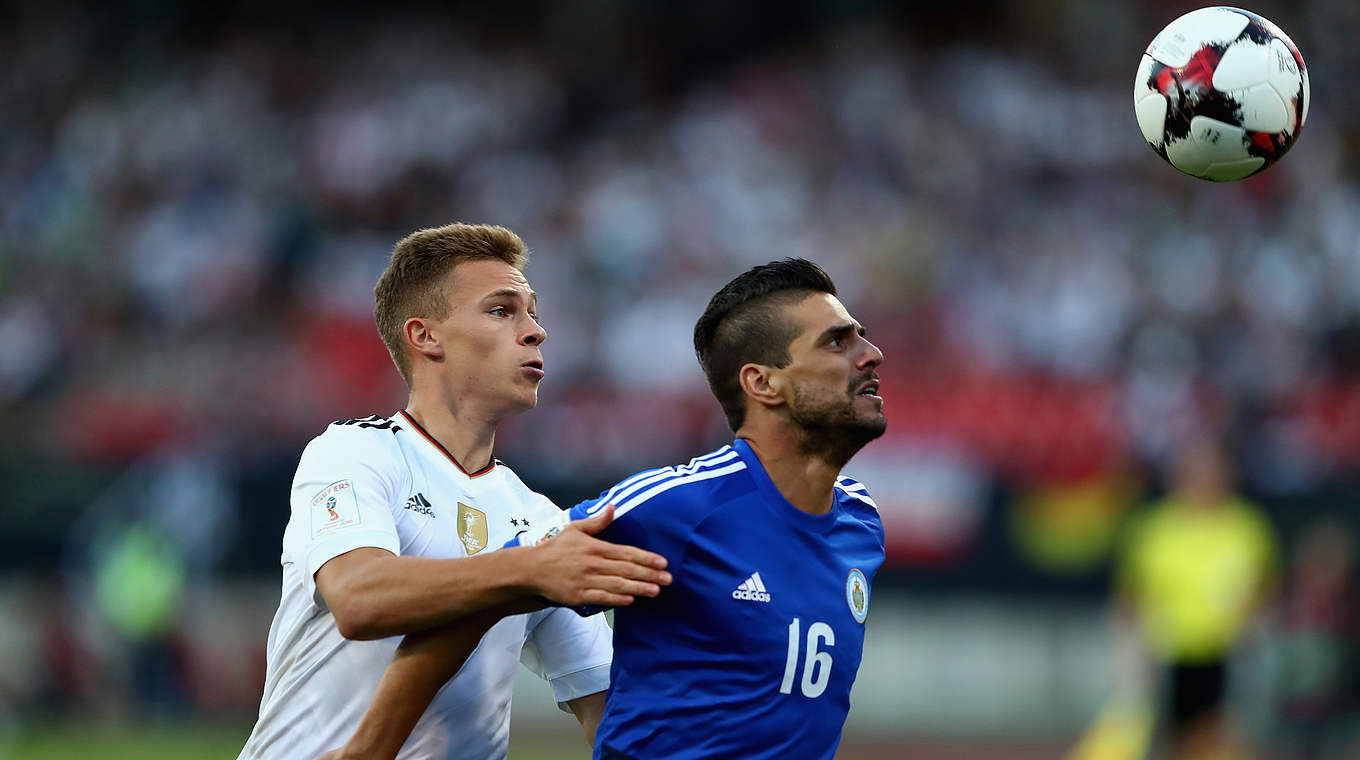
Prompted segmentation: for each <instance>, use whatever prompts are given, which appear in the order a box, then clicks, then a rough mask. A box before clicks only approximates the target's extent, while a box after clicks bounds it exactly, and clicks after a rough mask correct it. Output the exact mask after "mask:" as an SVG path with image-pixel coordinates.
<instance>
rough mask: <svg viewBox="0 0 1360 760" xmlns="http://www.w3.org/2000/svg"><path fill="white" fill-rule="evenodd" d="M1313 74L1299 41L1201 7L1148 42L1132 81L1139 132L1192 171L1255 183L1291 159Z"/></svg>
mask: <svg viewBox="0 0 1360 760" xmlns="http://www.w3.org/2000/svg"><path fill="white" fill-rule="evenodd" d="M1308 100H1309V88H1308V70H1307V69H1306V68H1305V67H1304V65H1303V56H1301V55H1299V49H1298V48H1297V47H1295V46H1294V43H1293V41H1291V40H1290V39H1289V37H1288V36H1286V35H1285V33H1284V32H1282V31H1280V28H1279V27H1277V26H1275V25H1274V24H1272V23H1270V22H1269V21H1267V20H1266V19H1264V18H1261V17H1260V16H1258V15H1256V14H1255V13H1252V12H1250V11H1244V10H1241V9H1239V8H1228V7H1214V8H1201V9H1200V10H1197V11H1191V12H1190V13H1187V14H1185V15H1184V16H1181V17H1180V18H1178V19H1176V20H1175V21H1172V22H1171V23H1170V24H1168V25H1167V27H1166V28H1165V29H1163V30H1162V31H1161V33H1160V34H1158V35H1157V37H1156V39H1154V40H1153V41H1152V44H1151V45H1148V48H1147V52H1146V53H1144V54H1143V60H1142V63H1141V64H1140V65H1139V66H1138V76H1137V78H1136V79H1135V80H1134V83H1133V106H1134V111H1135V113H1136V114H1137V116H1138V127H1139V129H1141V130H1142V132H1143V137H1144V138H1146V139H1147V141H1148V144H1149V145H1151V146H1152V149H1153V150H1155V151H1157V154H1158V155H1160V156H1161V157H1162V158H1164V159H1166V160H1167V162H1168V163H1170V164H1171V165H1172V166H1174V167H1176V168H1177V169H1180V170H1181V171H1183V172H1185V173H1186V174H1190V175H1193V176H1195V177H1200V178H1202V179H1207V180H1213V181H1216V182H1228V181H1231V180H1238V179H1242V178H1244V177H1249V176H1251V175H1253V174H1256V173H1257V172H1260V171H1263V170H1265V169H1266V168H1267V167H1269V166H1270V165H1271V164H1273V163H1275V162H1276V161H1278V160H1279V159H1280V157H1281V156H1283V155H1284V154H1285V151H1287V150H1289V148H1290V147H1291V146H1292V145H1293V144H1294V140H1296V139H1297V138H1298V135H1299V130H1300V129H1302V128H1303V122H1304V120H1305V119H1306V118H1308Z"/></svg>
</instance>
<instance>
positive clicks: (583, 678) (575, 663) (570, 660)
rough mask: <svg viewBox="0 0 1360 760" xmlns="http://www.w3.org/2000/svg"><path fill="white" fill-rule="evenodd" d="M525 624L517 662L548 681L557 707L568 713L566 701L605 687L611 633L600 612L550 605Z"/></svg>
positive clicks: (610, 659) (611, 646)
mask: <svg viewBox="0 0 1360 760" xmlns="http://www.w3.org/2000/svg"><path fill="white" fill-rule="evenodd" d="M528 627H529V637H528V638H527V639H526V640H525V642H524V649H523V650H522V651H521V653H520V662H521V663H522V664H523V665H524V666H525V667H526V668H528V669H529V670H531V671H533V672H534V674H536V675H537V676H538V677H539V678H542V679H544V680H546V681H548V682H549V683H551V684H552V689H553V697H554V698H555V699H556V700H557V706H558V707H559V708H561V709H562V710H564V711H566V712H570V711H571V710H570V708H569V707H567V702H569V701H571V700H573V699H577V698H579V697H585V696H589V695H591V694H595V693H598V692H601V691H607V690H608V689H609V667H610V664H611V663H612V662H613V660H614V644H613V640H614V634H613V631H611V630H610V628H609V624H608V623H606V622H605V619H604V615H591V616H590V617H581V616H580V615H577V614H576V613H575V612H573V611H572V610H570V609H567V608H564V607H553V608H551V609H546V610H539V611H538V612H535V613H533V614H532V615H530V616H529V625H528Z"/></svg>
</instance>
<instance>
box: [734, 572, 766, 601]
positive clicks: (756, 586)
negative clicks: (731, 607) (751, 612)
mask: <svg viewBox="0 0 1360 760" xmlns="http://www.w3.org/2000/svg"><path fill="white" fill-rule="evenodd" d="M732 598H733V599H743V600H745V601H748V602H768V601H770V592H768V591H766V590H765V582H764V581H762V580H761V579H760V573H751V577H750V578H747V579H746V580H744V581H742V582H741V585H740V586H737V587H736V588H735V589H733V590H732Z"/></svg>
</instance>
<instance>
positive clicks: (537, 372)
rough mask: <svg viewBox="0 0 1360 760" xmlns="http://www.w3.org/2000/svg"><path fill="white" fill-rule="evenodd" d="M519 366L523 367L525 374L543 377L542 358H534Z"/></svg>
mask: <svg viewBox="0 0 1360 760" xmlns="http://www.w3.org/2000/svg"><path fill="white" fill-rule="evenodd" d="M519 366H520V369H522V370H523V371H524V372H525V374H527V375H529V376H531V377H534V378H538V379H542V377H543V375H544V372H543V360H542V359H534V360H533V361H527V362H525V363H523V364H521V365H519Z"/></svg>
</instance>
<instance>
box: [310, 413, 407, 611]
mask: <svg viewBox="0 0 1360 760" xmlns="http://www.w3.org/2000/svg"><path fill="white" fill-rule="evenodd" d="M391 437H392V434H391V433H390V432H388V431H386V430H381V429H364V428H358V427H354V426H350V427H346V426H344V425H340V424H335V425H331V426H330V427H329V428H327V429H326V432H324V433H322V434H321V435H319V436H317V437H316V438H314V439H313V440H312V442H311V443H309V444H308V445H307V448H306V449H305V450H304V451H303V452H302V458H301V461H300V462H299V463H298V469H297V475H296V476H295V477H294V479H293V489H292V495H291V498H290V503H291V509H292V513H291V516H290V518H289V522H288V527H287V529H286V530H285V531H284V541H283V563H284V564H285V565H287V564H289V563H293V564H295V565H296V566H297V569H298V570H299V572H300V575H301V576H302V578H303V582H304V583H306V586H307V591H308V593H309V594H310V596H311V598H312V599H313V601H314V602H315V603H316V605H317V606H318V607H320V608H322V609H326V601H325V600H324V599H322V598H321V594H320V593H319V592H318V591H317V589H316V580H315V574H316V571H317V570H319V569H321V566H322V565H324V564H326V562H328V561H329V560H331V559H333V558H335V557H337V556H339V555H341V554H344V553H345V552H348V551H352V550H354V549H358V548H361V547H374V548H378V549H386V550H387V551H390V552H392V553H393V554H398V553H400V552H399V550H400V546H401V543H400V540H399V538H398V536H397V528H396V522H395V519H394V517H393V510H394V509H397V508H398V507H399V506H400V504H399V501H400V494H403V493H405V490H406V486H407V485H408V484H407V483H405V482H404V480H406V479H409V468H407V467H405V466H404V464H403V462H402V458H401V452H400V449H399V448H398V447H397V446H396V445H395V444H394V443H393V442H392V441H391V440H390V439H391Z"/></svg>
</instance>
